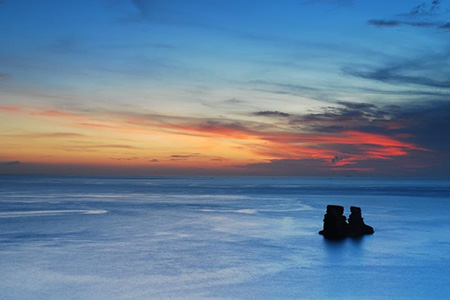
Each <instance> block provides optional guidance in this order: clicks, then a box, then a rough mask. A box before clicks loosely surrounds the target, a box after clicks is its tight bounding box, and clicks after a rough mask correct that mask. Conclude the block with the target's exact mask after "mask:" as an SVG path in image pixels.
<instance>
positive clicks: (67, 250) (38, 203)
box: [0, 176, 450, 300]
mask: <svg viewBox="0 0 450 300" xmlns="http://www.w3.org/2000/svg"><path fill="white" fill-rule="evenodd" d="M327 204H338V205H343V206H344V207H345V210H346V212H345V214H346V215H347V216H348V214H349V207H350V205H356V206H360V207H362V211H363V217H364V218H365V222H366V223H367V224H369V225H371V226H373V227H374V228H375V234H374V235H373V236H366V237H364V238H362V239H359V240H353V239H348V240H345V241H343V242H328V241H326V240H324V239H323V238H322V236H320V235H318V234H317V232H318V231H319V230H320V229H321V228H322V219H323V215H324V213H325V208H326V205H327ZM449 255H450V181H449V180H419V179H357V178H343V179H336V178H333V179H328V178H324V179H315V178H292V177H291V178H280V177H275V178H261V177H258V178H256V177H225V178H219V177H216V178H210V177H154V178H87V177H59V178H58V177H33V176H0V299H5V300H18V299H27V300H29V299H34V300H39V299H42V300H53V299H54V300H61V299H69V300H72V299H73V300H75V299H77V300H103V299H104V300H114V299H121V300H124V299H148V300H163V299H164V300H178V299H183V300H190V299H192V300H194V299H195V300H203V299H209V300H218V299H230V300H231V299H246V300H247V299H249V300H251V299H257V300H259V299H261V300H264V299H268V300H269V299H270V300H277V299H293V300H294V299H305V300H306V299H308V300H314V299H358V300H364V299H396V300H400V299H405V300H406V299H408V300H414V299H433V300H439V299H446V300H447V299H450V259H449Z"/></svg>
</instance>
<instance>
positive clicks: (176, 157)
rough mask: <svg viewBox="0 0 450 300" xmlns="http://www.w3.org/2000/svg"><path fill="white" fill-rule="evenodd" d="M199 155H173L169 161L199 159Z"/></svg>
mask: <svg viewBox="0 0 450 300" xmlns="http://www.w3.org/2000/svg"><path fill="white" fill-rule="evenodd" d="M199 156H200V153H192V154H173V155H171V156H170V160H173V161H179V160H189V159H191V158H196V157H199Z"/></svg>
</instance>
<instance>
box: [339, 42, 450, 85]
mask: <svg viewBox="0 0 450 300" xmlns="http://www.w3.org/2000/svg"><path fill="white" fill-rule="evenodd" d="M342 70H343V72H344V73H346V74H349V75H352V76H356V77H360V78H364V79H370V80H376V81H381V82H386V83H391V84H409V85H417V86H422V87H429V88H440V89H448V88H450V52H448V51H447V52H443V53H440V54H429V55H426V56H422V57H416V58H413V59H403V60H401V61H399V60H398V59H397V60H396V61H395V60H392V63H386V64H385V65H384V66H379V67H372V66H371V67H368V66H367V67H358V68H355V67H346V68H343V69H342Z"/></svg>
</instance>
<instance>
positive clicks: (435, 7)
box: [403, 0, 441, 16]
mask: <svg viewBox="0 0 450 300" xmlns="http://www.w3.org/2000/svg"><path fill="white" fill-rule="evenodd" d="M440 12H441V1H439V0H432V1H427V2H422V3H420V4H418V5H416V6H414V7H413V8H412V9H411V11H410V12H409V13H407V14H403V15H407V16H423V15H425V16H429V15H434V14H438V13H440Z"/></svg>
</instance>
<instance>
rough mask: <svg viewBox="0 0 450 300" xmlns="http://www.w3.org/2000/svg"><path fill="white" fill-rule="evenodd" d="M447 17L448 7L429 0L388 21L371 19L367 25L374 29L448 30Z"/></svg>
mask: <svg viewBox="0 0 450 300" xmlns="http://www.w3.org/2000/svg"><path fill="white" fill-rule="evenodd" d="M449 16H450V7H444V5H442V1H438V0H430V1H425V2H421V3H420V4H418V5H416V6H414V7H413V8H412V9H410V11H409V12H406V13H399V14H397V15H396V16H392V17H391V18H389V19H371V20H369V21H368V22H367V24H369V25H372V26H376V27H397V26H412V27H422V28H437V29H448V28H447V27H446V24H448V23H447V22H448V21H447V20H448V17H449Z"/></svg>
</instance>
